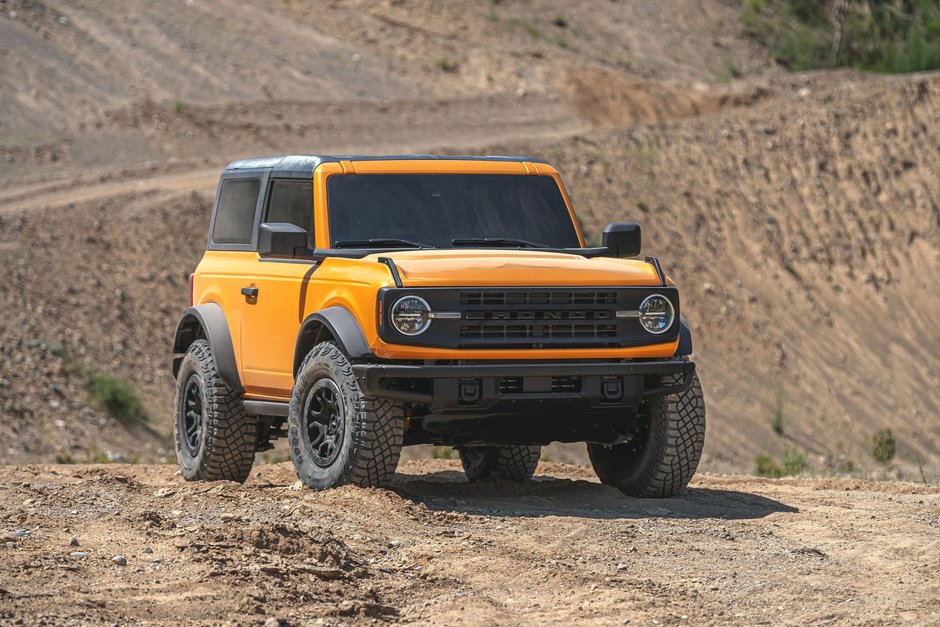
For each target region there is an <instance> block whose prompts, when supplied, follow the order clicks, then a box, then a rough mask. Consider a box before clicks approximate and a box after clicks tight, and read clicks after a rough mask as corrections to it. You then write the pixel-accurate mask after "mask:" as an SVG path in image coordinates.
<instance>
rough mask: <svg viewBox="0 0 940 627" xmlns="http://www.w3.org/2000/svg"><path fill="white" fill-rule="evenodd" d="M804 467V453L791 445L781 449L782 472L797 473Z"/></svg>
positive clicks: (787, 473) (785, 473)
mask: <svg viewBox="0 0 940 627" xmlns="http://www.w3.org/2000/svg"><path fill="white" fill-rule="evenodd" d="M805 468H806V455H805V454H803V453H801V452H799V451H798V450H796V449H795V448H793V447H792V446H788V447H786V449H784V451H783V474H784V475H798V474H800V473H801V472H803V470H804V469H805Z"/></svg>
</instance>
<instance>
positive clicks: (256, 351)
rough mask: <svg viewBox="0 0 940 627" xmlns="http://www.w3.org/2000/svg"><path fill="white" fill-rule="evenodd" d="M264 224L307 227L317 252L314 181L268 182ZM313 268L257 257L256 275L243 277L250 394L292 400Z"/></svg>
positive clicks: (298, 262)
mask: <svg viewBox="0 0 940 627" xmlns="http://www.w3.org/2000/svg"><path fill="white" fill-rule="evenodd" d="M265 222H287V223H290V224H295V225H297V226H299V227H301V228H303V229H304V230H306V231H307V242H308V243H307V245H308V247H310V248H313V246H314V244H313V242H314V239H313V237H314V233H313V228H314V227H313V181H312V179H311V178H302V179H301V178H283V179H281V178H272V179H270V181H269V182H268V186H267V191H266V194H265V195H264V202H263V206H262V210H261V219H260V223H265ZM315 269H316V264H315V263H314V262H312V261H305V260H300V259H275V258H263V257H261V256H259V255H257V254H256V255H255V259H254V263H253V268H252V271H251V272H250V274H246V275H245V279H246V281H245V285H244V287H245V288H246V296H245V306H244V308H243V312H244V314H243V324H242V328H241V343H242V346H243V356H244V385H245V391H246V392H247V393H248V394H251V395H252V396H256V397H265V398H275V399H284V398H288V397H290V393H291V388H292V387H293V385H294V377H293V361H294V349H295V344H296V340H297V333H298V331H299V330H300V324H301V322H303V316H304V307H303V303H304V300H305V297H306V290H307V289H308V287H309V281H310V277H311V276H312V274H313V271H314V270H315Z"/></svg>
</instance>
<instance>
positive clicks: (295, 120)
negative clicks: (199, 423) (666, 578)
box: [0, 0, 940, 478]
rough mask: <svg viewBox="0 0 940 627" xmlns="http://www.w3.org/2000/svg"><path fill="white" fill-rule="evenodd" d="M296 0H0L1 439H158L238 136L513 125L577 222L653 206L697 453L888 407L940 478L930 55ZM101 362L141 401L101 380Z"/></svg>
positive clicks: (430, 138) (833, 456)
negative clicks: (134, 406)
mask: <svg viewBox="0 0 940 627" xmlns="http://www.w3.org/2000/svg"><path fill="white" fill-rule="evenodd" d="M312 6H313V5H310V4H309V3H303V2H280V3H272V4H271V5H270V6H267V7H266V8H265V10H261V9H258V8H257V7H254V8H253V7H251V6H248V5H245V4H243V3H237V2H215V3H204V2H180V3H176V4H174V5H173V8H172V9H171V10H169V9H165V8H159V7H157V5H153V4H152V3H146V2H126V3H120V4H115V3H114V2H93V1H89V0H84V1H82V2H68V3H67V2H53V1H46V2H32V1H14V0H0V58H2V59H3V60H4V62H3V63H0V87H2V88H0V112H2V113H0V157H2V159H0V271H2V273H3V276H4V277H5V285H6V289H3V290H0V306H2V307H3V311H4V316H3V317H2V318H0V415H2V416H3V418H4V420H3V421H2V424H0V437H2V438H3V440H4V445H3V446H2V447H0V461H2V462H37V461H53V460H56V459H60V460H74V461H88V460H91V459H107V458H109V457H111V458H124V459H142V460H159V459H162V458H164V457H165V456H166V455H168V454H170V452H171V450H172V447H171V445H170V444H169V443H168V441H167V436H168V434H169V432H170V420H169V405H170V399H171V398H172V381H171V379H170V378H169V376H168V374H167V364H168V361H169V338H170V335H171V333H172V329H173V325H174V323H175V319H176V315H177V314H178V312H179V311H180V310H181V309H182V308H183V306H184V305H185V299H186V276H187V274H188V273H189V272H190V271H191V270H192V268H193V267H194V266H195V264H196V263H197V262H198V259H199V256H200V254H201V251H202V247H203V245H204V240H205V232H206V224H207V217H208V216H207V212H208V211H209V208H210V204H211V195H212V193H213V190H214V185H215V182H216V180H217V176H218V171H219V169H220V168H221V167H222V165H223V164H224V163H225V162H227V161H229V160H231V159H233V158H237V157H242V156H247V155H253V154H277V153H286V152H293V151H302V152H321V151H322V152H329V151H362V152H375V153H381V152H387V151H393V152H407V151H440V152H452V153H453V152H463V153H476V152H483V153H487V152H488V153H504V152H511V153H520V152H522V153H530V154H534V155H537V156H539V157H542V158H545V159H547V160H549V161H551V162H553V163H554V164H556V165H557V166H558V167H559V168H560V169H561V170H562V172H563V174H564V175H565V178H566V180H567V182H568V185H569V187H570V191H571V192H572V196H573V199H574V202H575V204H576V207H577V209H578V211H579V213H580V214H581V215H582V217H583V218H584V220H585V222H586V224H587V225H588V226H589V227H590V228H591V229H592V230H593V231H594V232H597V231H598V230H599V229H600V228H601V227H602V226H603V225H604V224H606V223H607V222H609V221H611V220H614V219H637V220H639V221H641V222H642V223H643V227H644V236H645V238H646V239H645V241H646V246H645V248H646V250H647V251H648V252H649V253H651V254H656V255H658V256H659V257H660V258H661V260H662V261H663V263H664V264H665V266H666V269H667V272H668V273H669V274H670V275H671V276H672V277H673V278H674V279H675V280H676V281H677V283H678V284H679V285H680V287H681V288H682V290H683V292H682V293H683V298H684V310H685V311H686V313H687V315H688V317H689V319H690V321H691V323H692V325H693V329H694V332H695V341H696V354H697V359H698V360H699V361H700V363H701V375H702V379H703V384H704V388H705V392H706V400H707V403H708V407H709V421H710V423H709V429H708V436H707V438H708V443H707V447H706V456H705V459H704V461H703V467H704V468H706V469H712V470H732V469H733V470H741V471H751V470H753V465H754V460H755V457H756V455H757V454H758V453H760V452H763V451H768V452H770V453H772V454H774V455H776V456H777V457H778V458H779V457H780V456H781V455H782V454H783V452H784V450H785V448H786V447H791V448H793V450H797V451H803V452H806V453H807V454H808V455H809V464H810V467H811V468H814V469H817V470H822V471H828V470H830V469H831V470H839V471H845V470H851V469H852V468H853V467H862V468H865V469H869V470H870V469H875V468H880V467H879V466H877V464H875V462H874V461H873V460H872V459H871V456H870V454H869V452H868V449H869V446H870V441H871V438H872V436H873V434H874V433H875V432H876V431H878V430H880V429H884V428H890V429H892V431H893V433H894V435H895V437H896V439H897V442H898V461H897V463H896V464H895V467H894V469H895V470H899V471H901V472H903V473H906V476H909V477H915V478H919V474H920V473H919V466H920V465H923V466H924V467H925V470H924V472H925V474H926V475H927V476H928V477H930V476H936V473H937V469H938V468H940V444H938V443H940V393H938V391H937V390H940V385H938V384H940V358H938V357H937V353H938V351H937V349H938V347H940V325H938V323H937V319H936V316H935V315H934V309H935V308H936V306H937V304H938V296H940V293H938V291H937V289H936V287H935V285H934V280H933V277H935V276H936V275H937V271H938V269H940V268H938V266H940V259H938V250H940V246H938V244H940V239H938V238H940V228H938V227H940V209H938V206H940V176H938V174H940V173H938V166H937V163H938V156H940V155H938V152H940V150H938V146H940V142H938V141H937V136H938V126H940V119H938V116H937V111H940V78H938V77H937V76H936V75H917V76H906V77H894V78H892V77H876V76H866V75H858V74H854V73H850V72H820V73H811V74H805V75H788V74H784V73H783V72H781V71H780V70H778V69H776V68H774V67H773V65H772V64H771V63H770V61H769V58H768V56H767V54H766V53H765V52H764V51H763V50H761V49H760V48H759V47H757V46H755V45H754V44H752V43H751V42H750V41H749V40H748V39H747V38H746V37H744V35H743V34H742V29H741V28H740V23H739V20H738V13H737V12H738V5H737V4H736V3H731V2H720V1H718V0H708V1H705V2H701V3H686V2H681V1H679V0H676V1H670V2H656V3H650V2H642V1H640V0H636V1H620V2H598V3H578V4H576V5H574V6H572V3H565V2H560V1H558V2H547V1H546V2H534V3H524V2H513V1H510V0H504V1H503V2H483V1H480V2H443V3H442V2H431V1H430V0H428V1H427V2H420V1H419V2H399V1H389V2H383V3H372V2H344V3H335V4H333V5H330V6H328V7H324V6H322V5H317V7H316V8H311V7H312ZM103 375H108V376H112V377H114V378H115V379H116V380H118V381H119V382H124V381H127V382H130V383H131V384H132V386H133V388H134V389H136V390H137V391H138V392H139V394H140V395H141V397H142V400H143V404H144V407H145V410H146V412H147V413H148V414H149V421H147V422H144V423H140V424H138V423H132V424H120V423H118V422H117V421H116V420H115V419H114V417H113V416H112V414H111V413H109V412H108V411H106V410H104V409H102V408H101V407H99V406H98V405H96V404H95V403H94V402H93V400H92V399H91V398H90V396H89V391H88V381H89V380H90V379H101V377H102V376H103ZM775 424H776V425H777V426H778V427H779V429H778V430H779V431H781V433H777V432H775V430H774V429H773V426H774V425H775ZM549 455H550V456H552V457H554V458H556V459H571V460H575V461H578V460H583V457H582V453H581V451H580V449H577V448H575V449H570V448H563V449H557V450H552V451H551V452H550V453H549Z"/></svg>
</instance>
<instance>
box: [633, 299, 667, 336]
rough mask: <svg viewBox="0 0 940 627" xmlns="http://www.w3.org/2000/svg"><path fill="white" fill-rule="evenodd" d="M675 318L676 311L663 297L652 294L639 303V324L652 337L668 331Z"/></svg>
mask: <svg viewBox="0 0 940 627" xmlns="http://www.w3.org/2000/svg"><path fill="white" fill-rule="evenodd" d="M675 317H676V311H675V309H673V307H672V303H671V302H670V301H669V299H668V298H666V297H665V296H662V295H660V294H653V295H652V296H647V297H646V300H644V301H643V302H642V303H640V324H642V325H643V328H644V329H646V330H647V331H649V332H650V333H652V334H654V335H659V334H660V333H665V332H666V331H668V330H669V327H671V326H672V321H673V320H674V319H675Z"/></svg>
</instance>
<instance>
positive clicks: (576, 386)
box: [552, 377, 581, 392]
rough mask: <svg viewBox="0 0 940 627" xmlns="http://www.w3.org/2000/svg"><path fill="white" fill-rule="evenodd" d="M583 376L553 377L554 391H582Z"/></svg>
mask: <svg viewBox="0 0 940 627" xmlns="http://www.w3.org/2000/svg"><path fill="white" fill-rule="evenodd" d="M580 391H581V377H552V392H580Z"/></svg>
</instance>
